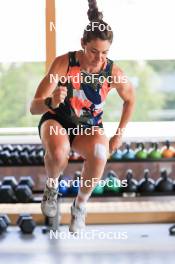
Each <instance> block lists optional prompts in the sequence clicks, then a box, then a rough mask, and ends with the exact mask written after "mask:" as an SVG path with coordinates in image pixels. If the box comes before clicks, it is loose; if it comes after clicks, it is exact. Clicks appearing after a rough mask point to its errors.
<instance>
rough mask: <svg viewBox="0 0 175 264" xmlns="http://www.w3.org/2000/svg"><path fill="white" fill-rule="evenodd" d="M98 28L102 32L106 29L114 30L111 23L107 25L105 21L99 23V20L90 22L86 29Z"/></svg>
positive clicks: (93, 29)
mask: <svg viewBox="0 0 175 264" xmlns="http://www.w3.org/2000/svg"><path fill="white" fill-rule="evenodd" d="M96 29H98V30H99V31H101V32H104V31H112V29H111V27H110V26H109V25H105V24H104V23H99V22H98V21H93V22H91V23H89V24H88V25H87V26H86V28H85V31H88V32H89V31H95V30H96Z"/></svg>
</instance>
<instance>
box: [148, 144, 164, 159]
mask: <svg viewBox="0 0 175 264" xmlns="http://www.w3.org/2000/svg"><path fill="white" fill-rule="evenodd" d="M151 147H152V148H151V149H150V151H149V153H148V158H150V159H161V158H162V154H161V151H160V150H159V149H158V144H157V143H152V144H151Z"/></svg>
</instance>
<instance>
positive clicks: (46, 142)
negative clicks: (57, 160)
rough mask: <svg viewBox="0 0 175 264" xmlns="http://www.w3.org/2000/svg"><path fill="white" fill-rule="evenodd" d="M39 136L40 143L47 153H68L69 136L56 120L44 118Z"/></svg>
mask: <svg viewBox="0 0 175 264" xmlns="http://www.w3.org/2000/svg"><path fill="white" fill-rule="evenodd" d="M40 136H41V141H42V144H43V146H44V148H45V150H46V152H48V153H49V154H53V153H54V152H60V153H63V155H69V152H70V143H69V136H68V135H67V133H66V130H65V129H64V128H63V127H62V126H61V124H60V123H59V122H57V121H56V120H54V119H49V120H45V121H44V122H43V123H42V125H41V130H40Z"/></svg>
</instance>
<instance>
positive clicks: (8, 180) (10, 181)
mask: <svg viewBox="0 0 175 264" xmlns="http://www.w3.org/2000/svg"><path fill="white" fill-rule="evenodd" d="M2 185H4V186H5V185H10V186H11V187H12V188H13V189H15V188H16V186H17V185H18V182H17V180H16V178H15V176H5V177H4V178H3V181H2Z"/></svg>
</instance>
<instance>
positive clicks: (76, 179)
mask: <svg viewBox="0 0 175 264" xmlns="http://www.w3.org/2000/svg"><path fill="white" fill-rule="evenodd" d="M80 178H81V171H76V172H75V174H74V178H73V182H72V184H71V186H70V194H73V195H77V194H78V190H79V187H80Z"/></svg>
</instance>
